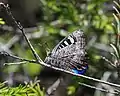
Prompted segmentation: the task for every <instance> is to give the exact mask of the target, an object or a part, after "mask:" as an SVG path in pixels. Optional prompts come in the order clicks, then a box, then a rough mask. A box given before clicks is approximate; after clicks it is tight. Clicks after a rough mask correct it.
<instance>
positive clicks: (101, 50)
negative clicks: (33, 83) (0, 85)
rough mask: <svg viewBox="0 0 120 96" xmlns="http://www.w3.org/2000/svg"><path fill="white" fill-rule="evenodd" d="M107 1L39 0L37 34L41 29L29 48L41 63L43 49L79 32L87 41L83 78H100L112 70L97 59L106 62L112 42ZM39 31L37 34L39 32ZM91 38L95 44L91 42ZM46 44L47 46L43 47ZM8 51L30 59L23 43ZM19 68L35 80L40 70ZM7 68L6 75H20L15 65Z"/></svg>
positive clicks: (28, 65)
mask: <svg viewBox="0 0 120 96" xmlns="http://www.w3.org/2000/svg"><path fill="white" fill-rule="evenodd" d="M111 1H112V0H40V9H41V10H40V11H42V13H41V15H42V18H40V22H39V23H38V27H39V28H40V30H41V29H42V31H43V34H42V36H41V37H40V38H33V39H31V43H32V45H33V46H34V48H35V49H36V51H37V52H38V54H39V55H40V57H41V58H42V59H43V60H44V58H45V57H46V47H49V48H50V50H52V49H53V48H54V46H55V45H56V44H57V43H58V42H59V41H60V40H61V39H63V38H64V37H65V36H67V35H68V33H69V32H73V31H74V30H76V29H82V30H83V31H84V32H85V34H86V37H87V42H88V50H87V51H88V55H89V58H90V61H89V63H90V64H89V69H88V71H87V73H86V74H87V75H89V76H93V77H97V78H100V77H101V75H102V74H103V73H104V72H105V71H110V70H114V69H113V68H111V67H110V66H108V65H107V64H106V63H105V62H104V60H102V59H101V58H100V57H101V56H102V55H105V56H107V57H108V58H110V56H109V54H108V52H110V51H111V49H110V48H109V47H108V46H107V45H108V44H109V43H110V42H112V41H114V29H113V27H112V22H113V16H112V11H111V10H110V11H109V8H108V7H106V6H109V5H110V4H111V3H112V2H111ZM0 24H4V23H3V21H2V19H0ZM40 30H38V31H37V32H40ZM33 33H35V32H33ZM12 35H13V34H11V33H9V35H4V36H3V37H1V38H0V40H2V38H6V37H7V40H8V38H11V36H12ZM91 38H94V39H95V40H93V41H92V39H91ZM21 41H22V40H21ZM4 42H7V41H4ZM46 42H47V46H46V44H45V43H46ZM91 42H92V43H91ZM39 44H40V45H39ZM41 45H42V46H41ZM96 46H97V47H96ZM106 46H107V47H106ZM11 50H12V51H13V52H14V53H15V54H17V55H18V56H20V57H24V58H29V59H32V58H33V55H32V54H31V51H30V49H29V48H28V46H26V44H25V42H24V43H23V41H22V42H18V43H16V44H15V45H14V46H13V47H12V48H11ZM106 50H107V51H106ZM21 66H22V67H23V69H24V70H25V71H26V72H27V74H29V75H30V76H36V75H38V74H39V73H40V72H41V70H42V67H41V66H40V65H35V64H25V65H21ZM11 67H13V66H9V67H7V71H6V72H8V70H9V71H10V72H11V71H12V72H15V71H19V72H20V71H21V70H18V69H19V66H18V68H17V67H16V65H15V66H14V67H13V68H11ZM75 80H76V81H84V82H87V83H92V82H89V81H87V80H82V79H81V78H76V79H75ZM77 87H78V85H77V84H76V83H75V84H74V86H70V87H68V94H69V95H71V94H73V93H75V90H76V89H77Z"/></svg>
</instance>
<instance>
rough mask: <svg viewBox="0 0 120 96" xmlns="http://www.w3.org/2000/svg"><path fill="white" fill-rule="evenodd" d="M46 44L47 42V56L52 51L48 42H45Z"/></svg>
mask: <svg viewBox="0 0 120 96" xmlns="http://www.w3.org/2000/svg"><path fill="white" fill-rule="evenodd" d="M44 44H45V51H46V53H47V56H48V55H49V54H50V53H51V50H50V47H49V45H48V43H47V42H45V43H44Z"/></svg>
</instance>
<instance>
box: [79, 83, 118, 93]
mask: <svg viewBox="0 0 120 96" xmlns="http://www.w3.org/2000/svg"><path fill="white" fill-rule="evenodd" d="M79 84H80V85H83V86H86V87H89V88H91V89H96V90H99V91H102V92H107V93H111V94H119V93H118V92H111V91H109V90H105V89H102V88H97V87H95V86H91V85H88V84H85V83H81V82H79Z"/></svg>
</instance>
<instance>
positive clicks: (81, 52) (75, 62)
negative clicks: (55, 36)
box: [45, 30, 88, 74]
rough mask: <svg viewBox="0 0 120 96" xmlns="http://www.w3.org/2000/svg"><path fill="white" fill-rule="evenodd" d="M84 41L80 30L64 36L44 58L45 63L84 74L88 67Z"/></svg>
mask: <svg viewBox="0 0 120 96" xmlns="http://www.w3.org/2000/svg"><path fill="white" fill-rule="evenodd" d="M85 46H86V41H85V36H84V33H83V32H82V31H80V30H77V31H74V32H73V33H72V34H70V35H68V36H67V37H66V38H64V39H63V40H62V41H61V42H60V43H59V44H58V45H57V46H56V47H55V48H54V49H53V50H52V52H51V54H50V55H48V56H47V57H46V58H45V63H47V64H50V65H51V66H55V67H58V68H62V69H64V70H67V71H71V72H74V73H76V74H84V73H85V72H86V70H87V69H88V63H87V53H86V51H85Z"/></svg>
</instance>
